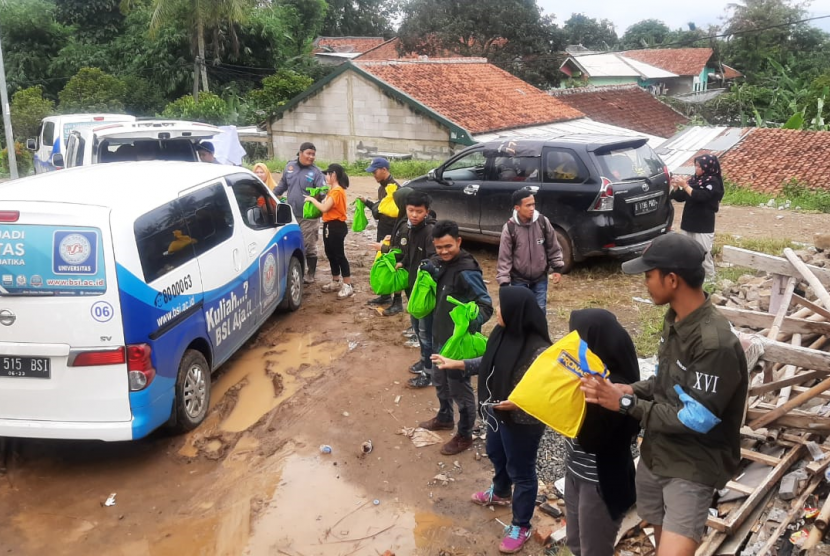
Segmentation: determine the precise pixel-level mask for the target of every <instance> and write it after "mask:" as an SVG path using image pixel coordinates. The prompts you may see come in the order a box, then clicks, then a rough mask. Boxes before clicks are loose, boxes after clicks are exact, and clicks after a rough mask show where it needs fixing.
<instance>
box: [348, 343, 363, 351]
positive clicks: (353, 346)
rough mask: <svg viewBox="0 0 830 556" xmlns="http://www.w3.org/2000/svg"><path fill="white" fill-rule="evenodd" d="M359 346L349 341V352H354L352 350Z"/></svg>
mask: <svg viewBox="0 0 830 556" xmlns="http://www.w3.org/2000/svg"><path fill="white" fill-rule="evenodd" d="M359 345H360V344H359V343H358V342H355V341H349V351H354V349H355V348H356V347H357V346H359Z"/></svg>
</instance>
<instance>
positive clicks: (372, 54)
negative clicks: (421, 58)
mask: <svg viewBox="0 0 830 556" xmlns="http://www.w3.org/2000/svg"><path fill="white" fill-rule="evenodd" d="M400 43H401V39H399V38H398V37H395V38H394V39H389V40H388V41H386V42H384V43H381V44H379V45H378V46H376V47H374V48H370V49H369V50H367V51H365V52H364V53H363V54H361V55H360V56H357V57H355V58H353V60H356V61H360V62H367V61H371V60H400V59H410V60H411V59H417V58H418V55H417V54H406V55H404V56H401V55H400V54H399V53H398V45H399V44H400Z"/></svg>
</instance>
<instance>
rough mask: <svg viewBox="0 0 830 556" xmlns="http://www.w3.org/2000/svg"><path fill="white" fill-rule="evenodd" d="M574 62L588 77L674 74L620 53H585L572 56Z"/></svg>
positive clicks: (667, 76) (664, 75)
mask: <svg viewBox="0 0 830 556" xmlns="http://www.w3.org/2000/svg"><path fill="white" fill-rule="evenodd" d="M572 58H573V59H574V60H576V63H577V64H579V65H580V66H582V67H583V68H585V72H586V73H587V74H588V75H589V76H590V77H642V78H644V79H667V78H670V77H677V75H676V74H674V73H672V72H670V71H666V70H662V69H660V68H656V67H654V66H652V65H649V64H646V63H643V62H639V61H637V60H633V59H631V58H627V57H625V56H622V55H621V54H614V53H609V54H586V55H583V56H573V57H572Z"/></svg>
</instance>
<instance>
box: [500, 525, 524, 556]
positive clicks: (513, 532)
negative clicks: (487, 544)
mask: <svg viewBox="0 0 830 556" xmlns="http://www.w3.org/2000/svg"><path fill="white" fill-rule="evenodd" d="M529 540H530V527H519V526H518V525H511V526H509V527H506V528H505V529H504V538H503V539H502V540H501V544H499V552H501V553H502V554H515V553H517V552H519V551H521V550H522V547H524V545H525V543H526V542H527V541H529Z"/></svg>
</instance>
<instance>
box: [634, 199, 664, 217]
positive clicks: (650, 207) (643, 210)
mask: <svg viewBox="0 0 830 556" xmlns="http://www.w3.org/2000/svg"><path fill="white" fill-rule="evenodd" d="M658 204H659V199H646V200H645V201H638V202H636V203H634V216H640V215H641V214H648V213H649V212H654V211H655V210H657V205H658Z"/></svg>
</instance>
